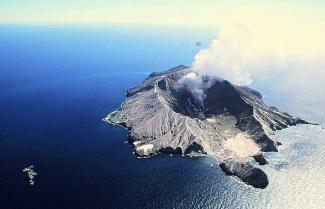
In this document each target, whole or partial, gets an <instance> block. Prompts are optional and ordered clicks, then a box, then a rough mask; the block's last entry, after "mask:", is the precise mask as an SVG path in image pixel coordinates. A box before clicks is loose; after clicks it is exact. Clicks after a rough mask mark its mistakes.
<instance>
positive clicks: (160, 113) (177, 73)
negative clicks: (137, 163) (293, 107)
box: [104, 65, 308, 188]
mask: <svg viewBox="0 0 325 209" xmlns="http://www.w3.org/2000/svg"><path fill="white" fill-rule="evenodd" d="M190 72H191V69H190V68H188V67H186V66H182V65H181V66H178V67H175V68H173V69H170V70H168V71H165V72H159V73H152V74H151V75H150V76H149V77H148V78H146V79H145V81H143V82H142V83H141V84H139V85H137V86H135V87H133V88H131V89H129V90H128V91H127V92H126V97H127V98H126V100H125V102H124V103H123V104H122V105H121V107H120V108H119V109H118V110H116V111H114V112H112V113H111V114H109V115H108V116H107V117H106V118H105V119H104V120H105V121H107V122H109V123H111V124H114V125H120V126H123V127H125V128H127V129H128V131H129V142H130V143H131V144H132V145H133V146H134V150H135V152H136V154H137V155H138V156H140V157H147V156H151V155H153V154H155V153H158V152H165V153H172V154H182V155H193V156H202V155H206V156H210V157H212V158H214V159H216V160H217V161H218V162H219V165H220V167H221V169H222V170H223V171H224V172H225V174H227V175H232V176H237V177H238V178H239V179H241V180H242V181H243V182H244V183H246V184H248V185H251V186H253V187H256V188H265V187H267V185H268V177H267V175H266V174H265V173H264V172H263V171H262V170H261V169H259V168H255V167H254V166H253V165H252V164H251V163H250V160H251V159H255V160H256V161H257V162H258V163H259V164H260V165H265V164H267V163H268V162H267V160H266V159H265V158H264V156H263V154H262V152H270V151H277V150H278V146H279V145H280V144H281V142H279V141H277V140H276V138H275V135H274V131H276V130H281V129H283V128H287V127H289V126H292V125H296V124H307V123H308V122H306V121H304V120H302V119H300V118H297V117H294V116H291V115H289V114H288V113H283V112H280V111H279V110H278V109H277V108H275V107H268V106H267V105H266V104H265V103H264V102H263V99H262V95H261V94H260V93H259V92H257V91H255V90H253V89H251V88H249V87H246V86H238V85H234V84H231V83H229V82H228V81H226V80H222V79H220V78H218V79H217V78H215V77H205V79H206V80H207V81H209V82H212V85H211V86H209V88H207V89H205V95H206V97H205V99H204V101H203V103H202V104H200V105H198V103H197V101H196V100H195V98H194V97H193V95H192V94H191V92H189V91H188V90H187V89H186V88H180V87H179V85H178V82H179V80H180V79H181V78H183V77H184V75H186V74H188V73H190Z"/></svg>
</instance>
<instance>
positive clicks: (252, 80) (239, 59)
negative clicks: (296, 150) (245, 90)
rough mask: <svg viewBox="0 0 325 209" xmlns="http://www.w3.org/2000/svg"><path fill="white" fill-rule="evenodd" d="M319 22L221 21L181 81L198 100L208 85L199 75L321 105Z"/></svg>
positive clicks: (323, 55) (324, 70) (324, 52)
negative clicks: (293, 96)
mask: <svg viewBox="0 0 325 209" xmlns="http://www.w3.org/2000/svg"><path fill="white" fill-rule="evenodd" d="M253 19H254V18H253ZM323 26H324V25H322V24H317V23H314V24H308V25H304V23H300V22H299V23H295V22H285V21H282V22H281V21H275V20H273V19H264V20H263V19H262V20H261V18H255V21H250V22H246V23H238V22H237V23H231V24H223V25H222V26H221V27H220V33H219V35H218V37H217V38H216V39H215V40H213V41H212V43H211V45H210V47H208V48H206V49H202V50H201V51H199V52H198V54H197V55H196V56H195V59H194V61H193V64H192V67H191V68H192V72H191V73H189V74H187V75H186V76H185V77H184V78H183V79H181V81H180V84H181V85H185V86H186V87H187V88H188V89H189V90H190V91H191V92H192V94H193V95H194V96H195V97H196V98H197V100H198V101H202V100H203V99H204V97H205V95H204V89H205V88H207V87H209V83H203V82H202V76H204V75H208V76H217V77H220V78H223V79H226V80H229V81H230V82H232V83H235V84H240V85H258V86H261V84H263V87H264V88H272V89H273V90H274V92H281V94H282V95H285V96H289V95H291V96H292V95H295V97H298V98H299V99H298V100H299V101H302V100H306V101H309V102H311V103H320V104H323V106H325V99H322V98H324V97H325V95H324V92H325V87H324V86H325V85H323V80H324V79H325V39H324V38H323V37H325V27H323ZM316 98H317V101H315V99H316ZM313 99H314V100H313ZM324 109H325V107H324Z"/></svg>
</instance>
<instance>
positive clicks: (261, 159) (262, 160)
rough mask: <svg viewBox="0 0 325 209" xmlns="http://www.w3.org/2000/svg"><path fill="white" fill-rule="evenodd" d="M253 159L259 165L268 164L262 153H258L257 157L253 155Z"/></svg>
mask: <svg viewBox="0 0 325 209" xmlns="http://www.w3.org/2000/svg"><path fill="white" fill-rule="evenodd" d="M253 158H254V159H255V160H256V162H258V163H259V164H260V165H265V164H268V163H269V162H268V161H267V160H266V159H265V157H264V155H263V154H262V153H258V154H257V155H253Z"/></svg>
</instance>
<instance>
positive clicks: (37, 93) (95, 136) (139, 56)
mask: <svg viewBox="0 0 325 209" xmlns="http://www.w3.org/2000/svg"><path fill="white" fill-rule="evenodd" d="M213 37H214V33H213V32H211V31H203V30H202V31H201V33H197V31H194V30H190V29H179V28H160V29H158V28H135V27H113V26H110V27H108V26H105V27H77V26H60V27H54V26H43V27H40V26H15V27H13V26H1V28H0V38H1V39H0V72H1V77H0V81H1V82H0V96H1V99H0V111H1V117H0V176H1V180H0V188H1V190H0V204H1V207H0V208H5V209H11V208H16V209H25V208H30V209H44V208H46V209H51V208H53V209H58V208H60V209H63V208H69V209H73V208H78V209H79V208H80V209H81V208H89V209H99V208H113V209H118V208H168V209H169V208H186V209H188V208H249V209H251V208H272V209H273V208H279V209H280V208H295V209H299V208H302V209H303V208H324V205H325V195H324V191H325V180H324V175H325V161H324V157H325V131H324V129H322V127H321V126H308V125H300V126H297V127H292V128H289V129H286V130H283V131H280V132H277V135H278V137H279V140H280V141H282V143H283V145H282V146H281V147H280V151H279V152H277V153H268V154H267V158H268V160H269V161H270V164H268V165H265V166H261V168H262V169H263V170H264V171H265V172H266V173H267V174H268V176H269V179H270V184H269V186H268V187H267V188H266V189H264V190H261V189H255V188H252V187H249V186H247V185H245V184H242V183H240V182H239V181H237V180H236V179H234V178H229V177H227V176H225V175H224V173H223V172H222V171H221V169H220V168H219V167H218V165H217V163H216V162H215V161H214V160H213V159H209V158H189V157H181V156H175V155H174V156H169V155H156V156H154V157H151V158H148V159H137V158H136V157H134V156H133V154H132V149H131V148H130V146H129V145H127V144H125V143H124V142H125V141H126V137H127V133H126V131H125V130H123V129H121V128H119V127H112V126H110V125H108V124H105V123H104V122H102V120H101V119H102V118H103V117H105V115H106V114H107V113H108V112H110V111H113V110H114V109H116V108H117V107H118V106H119V105H120V103H121V102H122V101H123V100H124V91H125V90H126V89H127V88H129V87H131V86H134V85H135V84H137V83H139V82H141V81H142V80H143V79H144V78H145V77H146V76H147V75H148V74H149V73H150V72H151V71H158V70H163V69H168V68H171V67H173V66H176V65H179V64H187V65H189V64H190V63H191V61H192V58H193V57H194V55H195V53H196V52H197V51H198V50H199V48H198V47H197V46H195V43H196V42H197V41H201V42H202V43H203V46H202V47H204V46H206V45H208V43H209V41H210V40H211V39H212V38H213ZM260 90H261V91H263V89H260ZM265 92H269V91H265ZM268 102H271V103H272V102H273V103H275V104H276V105H278V106H283V107H290V105H288V104H284V103H279V100H276V98H275V99H274V100H272V97H271V98H270V97H268ZM294 107H296V106H295V105H294V104H293V109H295V108H294ZM309 108H312V107H309ZM286 111H289V112H290V109H286ZM318 111H319V112H322V111H323V110H321V109H319V110H318ZM314 112H317V111H314ZM308 117H309V118H311V119H313V120H314V121H316V122H317V121H320V122H322V121H321V119H320V118H319V115H318V114H315V115H313V114H311V115H309V116H308ZM31 164H34V165H35V169H36V171H37V172H38V173H39V176H37V177H36V180H35V186H33V187H31V186H29V185H28V182H27V181H26V180H25V179H24V177H23V175H22V172H21V170H22V168H24V167H26V166H29V165H31ZM256 166H258V165H256Z"/></svg>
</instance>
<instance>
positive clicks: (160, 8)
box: [0, 0, 325, 25]
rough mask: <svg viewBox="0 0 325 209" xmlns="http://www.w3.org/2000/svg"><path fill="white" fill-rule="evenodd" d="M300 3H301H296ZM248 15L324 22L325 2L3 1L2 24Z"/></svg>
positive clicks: (192, 21) (185, 20) (188, 20)
mask: <svg viewBox="0 0 325 209" xmlns="http://www.w3.org/2000/svg"><path fill="white" fill-rule="evenodd" d="M297 2H299V3H297ZM245 11H246V12H247V11H248V12H247V14H249V13H250V12H249V11H255V12H259V13H261V14H269V15H270V16H272V15H274V16H283V18H290V19H293V20H294V19H296V20H300V19H310V20H312V21H324V19H325V18H324V17H325V14H323V13H324V11H325V3H324V1H312V2H311V1H306V0H301V1H284V0H282V1H280V0H274V1H262V0H259V1H257V0H251V1H240V0H237V1H229V0H228V1H224V0H222V1H216V0H196V1H193V0H133V1H131V0H124V1H110V0H91V1H89V0H49V1H46V0H0V22H9V23H10V22H11V23H74V22H76V23H140V24H176V25H177V24H181V25H211V24H215V23H217V22H218V21H220V19H224V18H226V17H229V16H233V15H236V14H238V13H243V14H244V13H245Z"/></svg>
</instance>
